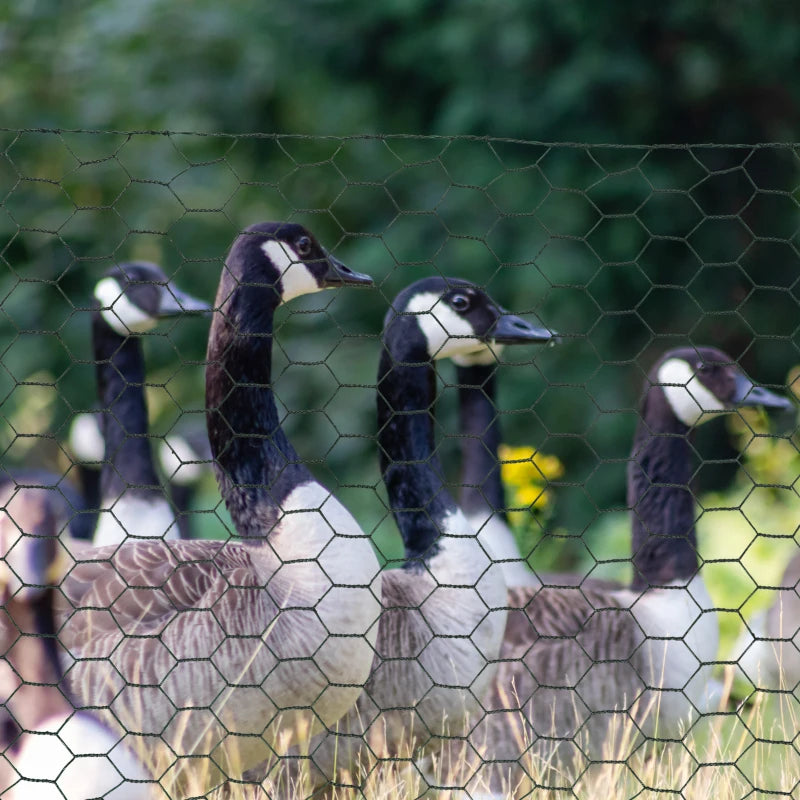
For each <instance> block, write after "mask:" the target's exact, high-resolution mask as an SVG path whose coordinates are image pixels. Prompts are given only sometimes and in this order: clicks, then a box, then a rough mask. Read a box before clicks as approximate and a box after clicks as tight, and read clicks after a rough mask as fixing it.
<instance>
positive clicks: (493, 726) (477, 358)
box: [0, 223, 800, 800]
mask: <svg viewBox="0 0 800 800" xmlns="http://www.w3.org/2000/svg"><path fill="white" fill-rule="evenodd" d="M370 283H371V279H370V278H369V277H368V276H366V275H362V274H359V273H357V272H353V271H352V270H350V269H348V268H347V267H346V266H345V265H343V264H342V263H340V262H339V261H338V260H337V259H335V258H334V257H333V256H332V255H331V254H330V253H328V252H327V251H326V250H325V249H324V248H323V247H322V246H321V245H320V244H319V243H318V241H317V240H316V239H315V238H314V236H313V235H312V234H311V233H310V232H308V231H307V230H306V229H305V228H303V227H302V226H300V225H297V224H290V223H262V224H258V225H253V226H251V227H250V228H248V229H246V230H245V231H244V232H243V233H242V234H241V235H239V236H238V238H237V239H236V240H235V242H234V243H233V245H232V247H231V250H230V253H229V255H228V257H227V259H226V262H225V266H224V269H223V271H222V275H221V278H220V282H219V288H218V292H217V296H216V299H215V301H214V304H213V318H212V322H211V329H210V334H209V340H208V354H207V366H206V415H207V429H208V445H210V451H209V455H208V456H206V455H204V454H201V455H197V454H196V453H197V451H195V450H192V449H191V448H190V447H189V445H188V444H186V443H185V442H183V441H178V440H177V439H173V440H172V441H170V442H169V443H168V444H167V445H166V447H165V449H164V450H163V452H162V454H161V455H162V458H161V461H162V464H163V465H164V469H165V472H166V474H167V475H169V476H170V478H171V480H170V481H169V483H171V488H165V486H164V485H163V484H162V482H161V481H160V480H159V477H158V472H157V470H156V466H155V463H154V459H153V454H152V452H151V447H150V440H149V439H148V429H147V408H146V404H145V395H144V391H143V386H144V383H145V364H144V358H143V352H142V346H141V342H140V340H139V338H137V336H136V334H138V333H141V332H143V331H147V330H149V329H151V328H152V327H153V326H154V325H155V324H157V322H158V320H159V319H160V318H161V317H164V316H167V315H173V314H178V313H206V312H210V311H211V308H212V307H210V306H208V305H207V304H205V303H203V302H202V301H199V300H196V299H194V298H192V297H190V296H189V295H187V294H184V293H182V292H180V291H179V290H178V289H177V288H176V287H175V286H174V285H173V284H172V283H171V282H170V281H168V280H167V278H166V276H165V275H164V274H163V272H161V270H160V269H159V268H158V267H156V266H155V265H152V264H147V263H127V264H122V265H119V266H118V267H116V268H114V269H113V270H111V271H110V272H108V273H107V274H106V275H104V276H103V278H102V279H101V280H100V281H99V283H98V284H97V285H96V288H95V305H94V311H93V330H92V338H93V346H94V358H95V361H96V362H97V380H98V398H99V404H100V407H101V408H102V412H101V413H100V414H99V417H100V419H101V425H100V428H101V432H100V435H98V434H97V433H95V432H93V431H92V428H91V424H90V423H89V421H87V420H82V421H80V422H79V426H78V427H77V429H76V430H77V435H76V437H75V440H76V441H75V444H74V445H73V450H74V451H75V452H76V453H78V454H79V455H80V453H81V448H85V450H86V453H85V455H81V456H80V457H81V458H82V459H83V460H86V461H95V462H98V461H102V469H101V471H100V473H99V474H98V473H97V471H96V470H93V469H90V468H87V469H86V470H84V472H83V473H82V477H81V484H82V487H81V490H80V491H79V490H75V489H73V488H71V487H70V486H69V485H68V484H67V483H66V482H65V481H64V480H62V479H61V478H60V477H54V476H49V475H47V474H46V473H43V472H42V471H41V470H36V469H30V470H25V471H23V472H20V473H14V474H8V475H6V476H5V477H4V479H3V480H2V482H0V512H2V513H0V553H2V556H3V559H2V561H0V591H1V592H2V595H3V611H4V613H3V614H2V615H0V619H2V627H0V641H2V650H3V653H4V655H3V657H2V660H0V697H2V700H3V704H2V725H0V735H1V736H2V739H3V750H4V757H3V759H2V762H0V795H1V796H3V797H8V798H12V800H21V798H30V799H31V800H33V798H36V800H39V799H40V798H42V799H43V800H49V798H50V797H53V798H56V797H58V798H66V800H86V799H87V798H94V797H106V798H111V799H112V800H128V798H143V797H165V796H166V795H164V794H163V793H162V794H158V792H159V790H160V789H161V786H160V784H159V780H161V779H162V778H163V777H164V776H165V775H169V776H170V777H172V778H174V779H175V785H176V786H178V787H180V786H181V785H182V781H184V782H185V781H187V780H188V776H189V775H190V774H196V773H197V771H198V764H199V763H200V762H201V761H202V762H203V764H204V767H203V770H202V774H203V781H204V783H205V784H206V785H205V787H204V788H205V790H206V791H208V790H211V789H213V788H214V787H216V786H219V785H221V784H223V783H224V782H225V781H226V780H228V779H232V780H243V776H246V775H254V774H256V775H257V774H258V769H259V766H260V765H262V764H263V763H264V762H267V761H268V760H269V759H270V758H273V759H274V757H275V756H293V758H289V759H286V760H285V762H284V763H282V767H285V768H286V769H287V770H291V769H292V768H296V767H297V765H298V764H300V763H301V761H303V759H302V758H301V756H303V755H305V756H307V766H308V767H309V771H310V774H311V784H312V785H311V789H312V790H316V791H324V790H326V789H328V788H329V787H330V786H331V785H333V784H335V783H337V782H340V781H341V780H343V776H349V780H350V781H355V782H356V783H358V784H359V785H363V784H364V782H365V781H366V780H367V779H368V777H369V776H368V774H367V771H368V769H369V763H370V759H369V758H367V755H369V756H370V758H371V759H373V760H374V758H375V756H377V757H378V759H379V760H380V759H381V758H386V759H398V758H402V757H409V756H410V757H411V758H413V759H414V761H415V762H416V764H417V766H418V768H419V770H420V771H421V773H422V774H423V775H424V776H425V777H426V778H427V779H429V781H430V783H431V784H432V785H433V784H434V783H435V781H436V780H441V777H439V778H436V777H434V775H438V776H441V774H446V775H448V776H450V778H451V779H452V781H453V783H454V784H455V785H458V786H461V787H464V788H466V789H467V790H469V792H470V794H471V796H472V797H478V796H483V797H489V796H491V797H517V796H523V795H525V794H526V793H527V792H528V791H529V789H530V787H529V786H528V785H527V784H526V781H528V780H530V779H529V777H528V776H529V775H530V774H531V769H532V767H531V763H532V762H537V763H539V764H540V765H544V766H543V768H542V770H541V771H540V773H539V774H541V775H547V774H548V769H550V768H551V767H552V768H553V769H555V765H557V764H564V763H570V762H575V761H577V760H581V759H584V760H590V761H591V760H596V759H602V758H603V757H604V753H606V752H607V751H608V748H609V747H613V746H614V743H615V742H616V741H617V740H618V739H621V737H620V734H619V731H620V730H623V729H624V728H625V722H626V721H629V722H633V723H635V725H636V727H637V730H639V731H640V732H641V735H642V736H648V737H665V738H670V737H675V736H677V735H680V732H681V730H683V728H684V727H685V725H686V724H687V722H688V721H690V720H691V718H692V716H693V715H697V714H702V713H703V712H705V711H708V710H712V709H714V708H715V703H716V702H717V701H718V696H717V694H716V690H715V682H714V680H713V679H712V674H711V673H712V667H713V662H714V661H715V658H716V653H717V646H718V622H717V618H716V615H715V613H714V607H713V603H712V602H711V600H710V598H709V596H708V593H707V591H706V589H705V586H704V584H703V579H702V576H701V569H700V567H701V560H700V558H699V556H698V549H697V537H696V533H695V519H696V513H695V507H694V500H693V496H692V494H691V491H690V489H689V486H690V482H691V475H692V470H693V465H692V458H691V455H692V450H691V443H690V434H691V432H692V431H693V430H694V428H695V427H697V426H698V425H700V424H701V423H704V422H706V421H707V420H710V419H712V418H714V417H716V416H719V415H720V414H724V413H726V412H732V411H734V410H735V409H738V408H740V407H742V406H761V407H764V408H768V409H769V408H772V409H788V408H792V404H791V403H790V402H789V401H788V400H787V399H785V398H783V397H780V396H778V395H776V394H774V393H772V392H771V391H768V390H766V389H764V388H762V387H759V386H755V385H754V384H753V383H752V382H751V381H750V380H749V379H748V378H747V377H746V376H745V375H744V374H743V373H742V372H741V371H740V370H739V369H738V367H737V366H736V365H735V364H734V362H733V360H732V359H731V358H730V357H729V356H727V355H726V354H725V353H722V352H720V351H719V350H717V349H715V348H711V347H696V348H684V349H676V350H671V351H670V352H667V353H665V354H664V355H663V356H662V357H661V358H660V359H659V360H658V361H657V362H656V363H655V364H654V365H653V367H652V369H651V370H650V372H649V374H648V375H647V378H646V381H645V384H644V392H643V395H642V398H641V406H640V412H641V413H640V420H639V424H638V428H637V430H636V434H635V438H634V442H633V449H632V454H631V459H630V461H629V471H628V487H627V491H628V505H629V506H630V509H631V515H632V541H631V562H632V565H633V580H632V581H631V583H630V584H629V585H617V584H613V583H610V582H604V581H600V580H597V579H593V578H582V577H579V576H572V575H542V574H538V575H537V574H535V573H534V572H533V571H531V570H530V569H529V568H528V566H527V564H526V563H525V560H524V559H523V558H522V556H521V555H520V553H519V551H518V550H517V546H516V544H515V541H514V538H513V536H512V534H511V531H510V529H509V527H508V525H507V523H506V521H505V518H504V516H503V513H502V509H503V507H504V506H505V502H504V499H503V487H502V484H501V480H500V472H499V465H498V457H497V447H498V445H499V443H500V439H501V432H500V429H499V422H498V420H497V416H496V393H497V390H498V375H497V371H498V367H497V355H498V353H499V351H500V350H501V349H502V348H503V347H507V346H513V345H518V344H532V343H547V342H553V341H554V335H553V333H552V332H551V331H549V330H548V329H547V328H544V327H541V326H538V325H534V324H531V323H529V322H527V321H525V320H523V319H522V318H520V317H518V316H515V315H514V314H511V313H509V312H507V311H505V310H504V309H503V308H501V307H500V306H499V305H498V304H497V303H496V302H495V301H494V300H493V299H492V298H491V297H490V296H489V295H488V294H487V293H486V292H485V291H484V290H483V289H481V288H479V287H478V286H476V285H474V284H472V283H469V282H467V281H464V280H460V279H450V278H441V277H433V278H426V279H423V280H419V281H417V282H416V283H414V284H412V285H411V286H409V287H407V288H406V289H405V290H403V291H402V292H400V294H399V295H398V296H397V297H396V298H395V299H394V300H393V302H392V304H391V307H390V308H389V310H388V313H387V315H386V318H385V321H384V325H383V331H382V335H381V345H382V347H381V353H380V359H379V364H378V378H377V419H378V434H377V444H378V453H379V460H380V469H381V474H382V477H383V481H384V483H385V486H386V490H387V493H388V499H389V504H390V507H391V511H392V514H393V516H394V519H395V522H396V524H397V527H398V529H399V532H400V534H401V536H402V540H403V545H404V549H405V565H404V566H403V567H402V568H396V569H385V570H382V569H381V568H380V566H379V563H378V560H377V558H376V556H375V553H374V551H373V548H372V546H371V543H370V538H369V535H368V534H367V533H366V532H365V531H364V530H363V529H362V528H361V527H360V525H359V524H358V522H357V520H356V519H355V518H354V517H353V516H352V515H351V513H350V512H349V511H348V510H347V509H346V508H345V507H344V506H343V505H342V504H341V503H340V502H339V501H338V500H337V499H336V498H335V497H334V496H333V495H332V494H331V493H330V492H329V491H328V490H327V489H326V488H325V487H324V486H323V485H322V484H320V483H319V482H318V481H317V480H316V479H315V478H314V476H313V475H312V473H311V472H310V471H309V469H308V468H307V467H306V465H305V464H304V462H303V460H302V458H301V457H300V456H299V455H298V453H297V452H296V451H295V449H294V448H293V447H292V444H291V442H290V441H289V440H288V438H287V437H286V435H285V433H284V431H283V430H282V428H281V424H280V417H279V413H278V409H277V407H276V402H275V398H274V396H273V393H272V389H271V363H272V344H273V315H274V313H275V311H276V309H277V308H278V307H279V306H280V305H281V304H283V303H286V302H289V301H291V300H292V299H293V298H295V297H298V296H300V295H303V294H308V293H312V292H317V291H320V290H322V289H333V288H337V287H343V286H358V285H369V284H370ZM442 359H451V360H452V361H453V362H454V363H455V365H456V368H457V370H458V384H459V386H460V396H459V399H460V422H461V437H462V438H461V442H462V462H463V474H462V481H461V482H462V486H463V488H462V494H461V497H460V498H459V499H458V500H457V499H456V498H454V497H453V496H452V495H451V493H450V491H449V490H448V484H447V482H446V480H445V478H444V477H443V470H442V467H441V465H440V463H439V461H438V457H437V446H436V441H435V421H434V418H433V408H434V406H435V403H436V377H435V376H436V373H435V362H436V361H439V360H442ZM98 447H102V455H99V454H98V453H97V449H98ZM201 448H202V445H201ZM89 451H91V452H89ZM199 452H200V453H202V449H201V450H200V451H199ZM204 460H210V461H212V462H213V466H214V470H215V473H216V478H217V482H218V485H219V489H220V491H221V494H222V497H223V498H224V500H225V503H226V506H227V508H228V511H229V512H230V515H231V518H232V520H233V523H234V525H235V529H236V534H237V535H236V537H234V538H231V539H229V540H228V541H224V542H223V541H221V540H199V539H191V538H186V537H187V526H186V523H187V518H186V515H185V514H182V513H181V511H182V509H185V507H186V506H185V499H184V500H183V501H181V500H180V489H181V487H185V486H188V485H190V484H191V483H192V482H193V481H194V480H195V479H196V477H197V475H198V472H202V465H201V464H198V463H193V462H199V461H204ZM187 462H189V463H187ZM47 487H49V488H47ZM54 487H55V488H54ZM98 510H99V513H98ZM176 512H177V513H176ZM799 571H800V564H798V563H793V565H792V566H791V567H790V570H789V571H788V572H787V576H788V577H787V579H786V581H785V588H784V591H782V592H781V593H780V599H779V601H778V602H777V603H776V606H775V608H773V609H772V610H771V611H770V612H769V614H768V615H767V616H766V618H765V619H764V620H763V621H762V623H761V624H762V627H761V628H757V627H756V626H755V625H754V626H753V627H752V629H751V630H752V638H753V642H752V645H751V646H748V647H747V650H746V654H745V655H744V656H743V658H749V659H750V660H751V664H750V666H751V668H752V670H753V674H756V673H757V674H758V675H760V679H761V680H762V682H765V683H766V684H767V685H769V686H777V685H786V684H788V685H795V684H796V683H798V681H800V663H798V662H800V653H799V652H798V651H797V649H796V648H794V645H793V643H792V641H791V640H792V636H793V635H794V633H795V632H796V628H797V624H798V623H797V620H798V618H800V608H798V605H800V601H799V600H798V596H797V593H796V591H795V587H796V584H797V579H798V577H800V576H799V575H798V572H799ZM774 640H778V641H774ZM790 650H791V653H790V652H789V651H790ZM784 651H785V652H784ZM629 727H630V725H628V728H629ZM368 745H369V748H371V750H370V749H368ZM634 745H635V743H631V746H634ZM465 748H466V749H467V751H468V752H469V753H474V754H478V755H479V756H480V758H475V759H471V758H469V757H466V756H465V755H464V752H465ZM134 752H135V753H139V754H141V753H143V752H146V753H149V754H152V758H148V759H143V758H141V757H139V758H137V757H135V756H134ZM442 765H446V768H445V769H442ZM178 791H179V790H178ZM48 792H49V793H48ZM171 796H175V795H171Z"/></svg>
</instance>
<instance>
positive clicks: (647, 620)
mask: <svg viewBox="0 0 800 800" xmlns="http://www.w3.org/2000/svg"><path fill="white" fill-rule="evenodd" d="M617 596H618V597H619V598H620V599H621V600H622V601H623V604H625V602H626V598H627V603H630V602H631V600H633V604H632V605H631V610H632V613H633V616H634V618H635V620H636V622H637V623H638V625H639V626H640V627H641V630H642V633H643V634H644V636H646V637H648V640H647V641H646V643H645V646H644V649H643V650H642V651H641V652H642V655H643V656H644V659H643V660H644V669H645V671H646V672H647V675H643V676H642V677H643V679H644V680H645V683H646V684H647V685H648V686H650V687H660V688H664V689H675V690H679V691H673V692H664V693H661V694H660V696H658V697H657V699H655V702H656V703H657V704H658V707H659V714H658V717H659V718H660V722H659V724H660V725H662V726H663V725H669V726H670V727H671V728H673V729H674V726H676V725H677V724H678V720H680V719H682V718H686V717H687V716H691V715H693V714H694V712H693V711H692V706H694V707H695V708H697V710H698V711H700V712H705V711H708V710H710V708H711V703H712V701H713V686H712V685H711V672H712V670H713V662H714V661H715V660H716V657H717V649H718V647H719V623H718V621H717V615H716V613H715V612H714V610H713V609H714V604H713V602H712V600H711V597H710V596H709V594H708V591H707V589H706V587H705V584H704V583H703V580H702V578H701V577H700V576H695V577H694V578H693V579H692V580H691V581H690V582H689V583H688V584H687V583H686V582H685V581H679V580H678V581H675V582H674V583H673V584H671V585H670V586H669V587H667V588H664V589H651V590H649V591H647V592H645V593H644V594H643V595H641V596H639V597H638V598H637V596H636V594H635V593H633V592H629V591H627V590H623V591H621V592H618V593H617ZM655 721H656V718H655V715H651V720H650V723H651V724H654V723H655ZM661 729H662V730H663V727H662V728H661Z"/></svg>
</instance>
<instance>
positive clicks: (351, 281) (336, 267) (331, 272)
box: [322, 253, 373, 289]
mask: <svg viewBox="0 0 800 800" xmlns="http://www.w3.org/2000/svg"><path fill="white" fill-rule="evenodd" d="M326 255H327V261H328V271H327V272H326V273H325V275H323V277H322V285H323V287H325V288H330V289H333V288H334V287H336V286H372V283H373V281H372V278H370V276H369V275H365V274H364V273H363V272H355V271H353V270H352V269H350V267H346V266H345V265H344V264H342V262H341V261H339V259H338V258H334V257H333V256H332V255H331V254H330V253H327V254H326Z"/></svg>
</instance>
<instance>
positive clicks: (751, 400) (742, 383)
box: [731, 374, 794, 411]
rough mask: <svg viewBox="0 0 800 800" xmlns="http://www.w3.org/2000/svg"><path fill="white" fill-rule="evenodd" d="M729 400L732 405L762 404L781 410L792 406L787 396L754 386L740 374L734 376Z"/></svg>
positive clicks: (765, 406) (786, 409)
mask: <svg viewBox="0 0 800 800" xmlns="http://www.w3.org/2000/svg"><path fill="white" fill-rule="evenodd" d="M731 402H732V403H733V405H734V406H763V407H764V408H771V409H776V410H781V411H788V410H789V409H792V408H794V403H792V401H791V400H789V398H788V397H782V396H781V395H779V394H775V393H774V392H771V391H770V390H769V389H765V388H764V387H763V386H756V385H755V384H754V383H753V382H752V381H751V380H750V379H749V378H746V377H745V376H744V375H742V374H739V375H737V376H736V389H735V390H734V393H733V398H732V401H731Z"/></svg>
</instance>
